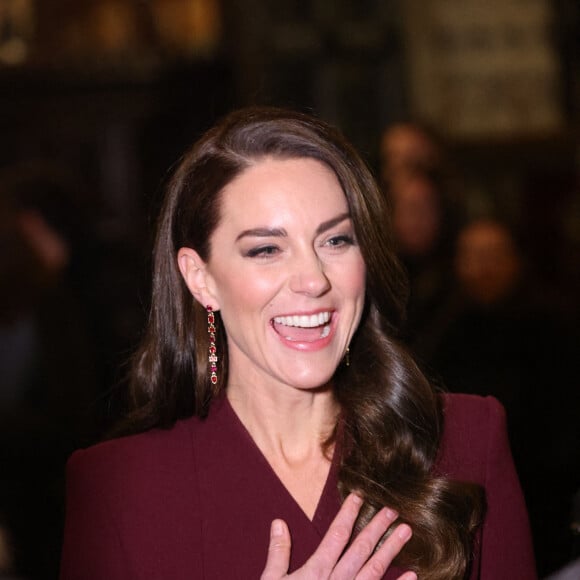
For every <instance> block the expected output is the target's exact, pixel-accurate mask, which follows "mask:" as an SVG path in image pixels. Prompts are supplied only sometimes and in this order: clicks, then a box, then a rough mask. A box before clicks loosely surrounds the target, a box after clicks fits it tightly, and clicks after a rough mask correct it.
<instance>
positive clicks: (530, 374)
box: [427, 217, 580, 572]
mask: <svg viewBox="0 0 580 580" xmlns="http://www.w3.org/2000/svg"><path fill="white" fill-rule="evenodd" d="M454 267H455V278H456V289H455V291H454V292H453V294H452V295H451V296H450V297H449V299H448V301H447V307H446V309H445V315H446V318H445V319H444V318H441V319H440V320H439V321H438V322H437V324H436V325H434V327H433V329H432V330H431V331H430V333H429V335H430V339H431V342H430V345H429V356H428V358H427V363H428V364H429V365H430V367H431V369H432V370H433V372H434V373H435V374H436V375H437V376H438V377H439V379H440V381H441V382H442V383H443V384H444V385H445V387H446V388H448V389H450V390H451V391H462V392H468V393H473V394H480V395H493V396H495V397H496V398H498V399H499V400H500V401H501V402H502V403H503V404H504V406H505V408H506V412H507V417H508V427H509V434H510V439H511V444H512V451H513V455H514V460H515V463H516V467H517V469H518V472H519V474H520V478H521V481H522V486H523V488H524V493H525V495H526V498H527V501H528V507H529V511H530V518H531V523H532V529H533V533H534V538H535V542H536V553H537V560H538V565H539V568H540V571H541V572H547V571H550V570H553V569H554V567H555V566H557V565H558V564H562V563H563V562H565V561H566V560H567V559H568V558H569V555H570V550H571V535H570V532H569V511H570V506H571V498H572V495H573V493H574V490H575V489H576V486H577V485H578V483H579V481H578V473H579V471H578V470H579V460H578V457H577V456H578V448H579V444H580V438H579V432H578V431H579V429H578V425H580V409H579V408H578V406H577V404H576V398H577V396H575V394H574V391H575V389H574V388H573V385H574V382H575V380H576V379H575V377H574V375H573V370H572V368H573V366H574V365H573V361H574V356H573V353H572V349H571V344H572V343H571V341H570V336H569V334H568V333H567V332H566V330H565V328H564V327H563V326H562V325H561V324H559V322H558V321H557V319H556V317H554V316H553V315H552V313H551V312H550V310H549V309H548V308H546V305H545V304H544V303H543V300H542V294H541V289H540V287H539V286H538V284H537V283H536V282H535V277H534V275H533V273H532V271H531V268H530V266H529V264H528V262H527V260H526V257H525V252H524V250H523V248H522V246H521V244H520V243H519V236H518V235H517V233H516V232H515V230H514V229H513V228H512V227H510V225H508V224H507V223H506V222H504V221H502V220H499V219H497V218H493V217H483V218H477V219H474V220H472V221H470V222H468V223H467V224H466V225H465V226H464V227H463V228H462V229H461V230H460V232H459V234H458V237H457V242H456V247H455V259H454Z"/></svg>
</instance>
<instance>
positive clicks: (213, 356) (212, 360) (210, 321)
mask: <svg viewBox="0 0 580 580" xmlns="http://www.w3.org/2000/svg"><path fill="white" fill-rule="evenodd" d="M206 310H207V332H208V334H209V357H208V361H209V370H210V373H211V374H210V377H209V380H210V381H211V384H212V385H215V384H217V360H218V357H217V349H216V346H215V315H214V313H213V308H212V307H211V306H209V304H208V305H207V306H206Z"/></svg>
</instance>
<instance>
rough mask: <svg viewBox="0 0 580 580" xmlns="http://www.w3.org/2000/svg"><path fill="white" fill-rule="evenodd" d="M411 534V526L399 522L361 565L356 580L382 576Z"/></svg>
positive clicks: (371, 579) (370, 579) (374, 578)
mask: <svg viewBox="0 0 580 580" xmlns="http://www.w3.org/2000/svg"><path fill="white" fill-rule="evenodd" d="M412 535H413V534H412V531H411V528H410V527H409V526H408V525H407V524H399V525H398V526H397V527H396V528H395V530H394V531H393V533H392V534H391V535H390V536H389V537H388V538H387V539H386V540H385V541H384V542H383V544H382V546H381V547H380V548H379V549H378V550H377V551H376V552H375V553H374V554H373V555H372V557H371V558H370V559H369V561H368V562H367V563H366V564H365V565H364V566H363V568H362V569H361V571H360V573H359V575H358V576H357V580H376V579H377V578H382V577H383V576H384V574H385V573H386V571H387V568H388V567H389V566H390V565H391V562H392V561H393V560H394V558H395V556H396V555H397V554H398V553H399V552H400V551H401V550H402V549H403V546H404V545H405V544H406V543H407V542H408V541H409V540H410V539H411V536H412ZM411 574H413V572H411ZM403 577H404V575H403ZM410 578H412V576H410ZM405 580H407V579H405Z"/></svg>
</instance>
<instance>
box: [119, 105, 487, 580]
mask: <svg viewBox="0 0 580 580" xmlns="http://www.w3.org/2000/svg"><path fill="white" fill-rule="evenodd" d="M264 158H274V159H281V160H283V159H296V158H311V159H315V160H319V161H320V162H322V163H324V164H325V165H327V166H328V167H329V168H330V169H331V170H332V171H333V172H334V173H335V174H336V176H337V178H338V180H339V182H340V184H341V186H342V189H343V191H344V194H345V196H346V198H347V201H348V205H349V209H350V214H351V217H352V221H353V225H354V229H355V235H356V238H357V242H358V244H359V247H360V251H361V253H362V256H363V259H364V261H365V264H366V300H365V308H364V312H363V316H362V319H361V323H360V325H359V328H358V330H357V332H356V333H355V335H354V337H353V339H352V342H351V344H350V360H351V362H350V365H348V366H346V365H341V366H340V367H339V368H338V369H337V371H336V372H335V376H334V377H333V388H334V390H335V393H336V397H337V399H338V401H339V403H340V405H341V409H342V415H341V419H340V421H339V424H340V427H338V426H337V429H336V430H335V435H336V433H339V435H340V437H341V440H342V443H341V445H342V449H343V451H344V452H343V457H342V458H341V467H340V470H339V487H340V492H341V494H342V495H343V497H346V495H347V494H348V493H349V492H351V491H357V492H358V493H359V494H361V495H362V496H363V497H364V500H365V502H364V505H363V509H362V511H361V514H360V516H359V520H358V522H357V529H361V528H362V527H363V526H364V525H365V524H366V523H367V522H368V521H369V520H370V518H372V516H373V515H374V514H375V513H376V511H377V510H378V509H380V508H381V507H382V506H385V505H386V506H390V507H393V508H394V509H396V510H397V511H398V512H399V514H400V518H399V519H400V521H404V522H407V523H408V524H410V526H411V527H412V529H413V537H412V539H411V540H410V541H409V543H408V544H407V545H406V546H405V548H404V549H403V550H402V552H401V553H400V554H399V556H398V560H397V561H398V563H399V564H400V565H403V566H407V567H408V568H410V569H413V570H415V571H416V572H417V573H418V575H419V577H420V578H423V579H425V580H436V579H437V580H443V579H445V580H449V579H455V578H463V577H464V576H465V575H466V573H467V572H468V570H469V565H470V561H471V554H472V551H473V541H474V534H475V531H476V529H477V527H478V526H479V525H480V523H481V520H482V517H483V510H484V501H483V493H482V490H481V488H480V487H479V486H477V485H474V484H469V483H462V482H457V481H452V480H449V479H446V478H443V477H440V476H438V475H436V474H434V473H433V469H432V467H433V465H434V462H435V459H436V455H437V451H438V447H439V441H440V437H441V431H442V421H443V419H442V410H441V403H440V401H441V397H440V396H439V395H438V394H437V393H436V392H435V390H434V389H433V388H432V386H431V384H430V383H429V381H428V380H427V379H426V378H425V376H424V375H423V374H422V372H421V371H420V369H419V368H418V366H417V365H416V364H415V362H414V361H413V359H412V357H411V356H410V355H409V354H408V352H407V351H406V350H405V348H404V347H403V346H402V345H401V344H400V343H399V341H398V340H397V338H396V337H397V333H398V328H399V327H400V324H401V322H402V321H403V319H404V310H405V303H406V298H407V282H406V277H405V275H404V272H403V271H402V269H401V267H400V265H399V262H398V260H397V258H396V253H395V250H394V244H393V240H392V236H391V228H390V226H389V222H388V214H389V212H388V208H387V207H385V203H386V201H385V199H384V196H383V195H381V193H380V191H379V189H378V186H377V184H376V182H375V180H374V178H373V176H372V174H371V172H370V170H369V169H368V167H367V165H366V164H365V163H364V162H363V161H362V159H361V158H360V157H359V155H358V154H357V153H356V151H355V150H354V148H353V147H352V146H351V145H350V144H349V143H348V142H347V141H346V140H345V138H344V137H343V136H342V135H341V134H340V132H338V131H337V130H336V129H334V128H332V127H330V126H329V125H327V124H326V123H324V122H322V121H320V120H319V119H316V118H314V117H312V116H309V115H305V114H302V113H297V112H293V111H288V110H283V109H275V108H262V107H260V108H246V109H241V110H238V111H235V112H233V113H231V114H230V115H228V116H226V117H225V118H224V119H223V120H222V121H221V122H219V123H218V124H217V125H216V126H215V127H213V128H212V129H210V130H209V131H208V132H207V133H206V134H205V135H204V136H203V137H202V138H201V139H200V140H199V141H198V142H197V143H195V144H194V145H193V147H192V148H191V149H190V150H189V151H188V152H187V153H186V154H185V155H184V156H183V157H182V159H181V160H180V162H179V163H178V164H177V166H176V168H175V170H174V172H173V174H172V176H171V178H170V180H169V182H168V184H167V188H166V191H165V197H164V201H163V205H162V208H161V212H160V215H159V219H158V224H157V234H156V239H155V244H154V251H153V286H152V301H151V311H150V316H149V322H148V326H147V329H146V332H145V335H144V337H143V340H142V343H141V345H140V347H139V349H138V350H137V352H136V353H135V356H134V358H133V361H132V367H131V373H130V389H129V391H130V405H131V410H130V412H129V415H128V417H127V420H126V422H125V424H124V428H123V432H125V433H128V432H137V431H144V430H147V429H150V428H153V427H160V428H169V427H171V426H172V425H173V424H174V423H175V421H176V420H178V419H180V418H185V417H190V416H193V415H197V416H199V417H202V418H203V417H205V416H206V415H207V413H208V412H209V407H210V404H211V401H212V400H213V399H214V398H215V397H217V396H220V394H222V393H223V392H224V390H225V388H226V385H227V379H228V355H227V342H226V336H225V331H224V329H223V325H222V324H221V320H220V317H219V312H217V313H216V318H217V324H216V326H217V336H216V345H217V348H218V352H219V353H220V356H219V361H218V373H217V374H218V377H219V378H218V382H217V384H216V385H213V384H212V383H211V381H210V379H209V376H210V374H211V373H210V372H208V371H209V368H208V360H207V353H208V347H209V342H208V332H207V314H206V311H205V308H204V306H203V305H201V304H199V303H198V302H197V301H196V300H195V299H194V298H193V297H192V295H191V293H190V292H189V290H188V288H187V286H186V285H185V282H184V281H183V279H182V276H181V274H180V271H179V268H178V265H177V252H178V250H179V249H180V248H182V247H189V248H193V249H195V250H196V251H197V252H198V254H199V255H200V256H201V258H202V259H204V260H205V261H207V260H208V259H209V258H210V256H211V253H212V247H211V238H212V232H213V231H214V229H215V228H216V226H217V224H218V222H219V220H220V213H221V211H220V209H221V208H220V204H221V199H222V195H221V194H222V192H223V189H224V188H225V186H226V185H227V184H228V183H230V182H231V181H232V180H233V179H234V178H236V177H237V176H238V175H240V174H241V173H242V172H243V171H244V170H245V169H246V168H248V167H249V166H251V165H252V164H255V163H256V162H259V161H260V160H261V159H264Z"/></svg>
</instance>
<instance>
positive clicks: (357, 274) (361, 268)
mask: <svg viewBox="0 0 580 580" xmlns="http://www.w3.org/2000/svg"><path fill="white" fill-rule="evenodd" d="M341 278H342V283H343V288H344V290H345V294H347V295H348V296H349V297H351V298H354V299H359V300H360V301H363V300H364V296H365V290H366V268H365V264H364V262H363V261H362V257H361V258H360V259H357V260H356V261H354V262H353V264H352V267H351V268H350V274H349V275H348V276H345V275H344V271H343V272H342V277H341Z"/></svg>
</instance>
